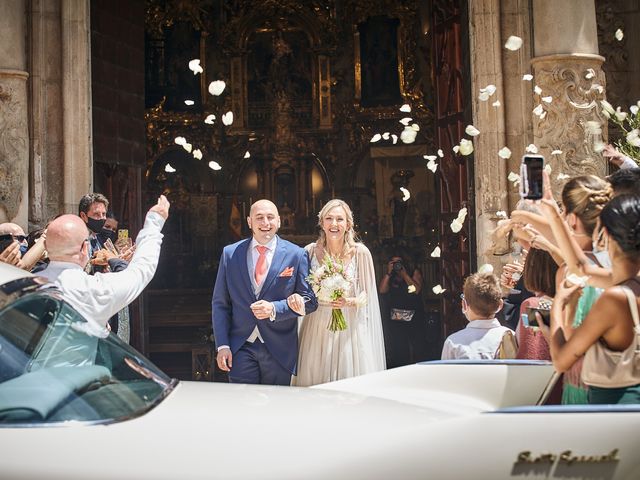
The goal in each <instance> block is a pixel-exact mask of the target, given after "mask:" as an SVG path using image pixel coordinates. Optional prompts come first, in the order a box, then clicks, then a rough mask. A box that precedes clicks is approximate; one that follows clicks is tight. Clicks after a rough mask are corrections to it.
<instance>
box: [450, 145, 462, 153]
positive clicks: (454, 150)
mask: <svg viewBox="0 0 640 480" xmlns="http://www.w3.org/2000/svg"><path fill="white" fill-rule="evenodd" d="M451 150H453V153H455V154H456V155H457V154H458V152H459V151H460V145H454V146H453V148H452V149H451Z"/></svg>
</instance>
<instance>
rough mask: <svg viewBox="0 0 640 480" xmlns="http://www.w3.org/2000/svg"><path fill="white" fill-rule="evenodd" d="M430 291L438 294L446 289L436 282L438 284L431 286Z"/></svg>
mask: <svg viewBox="0 0 640 480" xmlns="http://www.w3.org/2000/svg"><path fill="white" fill-rule="evenodd" d="M431 291H432V292H433V293H435V294H436V295H440V294H441V293H442V292H446V291H447V289H446V288H442V285H440V284H438V285H436V286H435V287H433V288H432V289H431Z"/></svg>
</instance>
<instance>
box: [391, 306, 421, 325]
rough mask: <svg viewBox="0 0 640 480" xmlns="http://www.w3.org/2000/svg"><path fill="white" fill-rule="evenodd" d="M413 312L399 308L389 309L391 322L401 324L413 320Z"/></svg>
mask: <svg viewBox="0 0 640 480" xmlns="http://www.w3.org/2000/svg"><path fill="white" fill-rule="evenodd" d="M415 313H416V311H415V310H403V309H401V308H392V309H391V320H400V321H402V322H410V321H411V320H412V319H413V315H414V314H415Z"/></svg>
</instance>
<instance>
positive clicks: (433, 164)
mask: <svg viewBox="0 0 640 480" xmlns="http://www.w3.org/2000/svg"><path fill="white" fill-rule="evenodd" d="M427 168H428V169H429V170H431V171H432V172H433V173H436V169H437V168H438V164H437V163H436V162H435V160H429V161H428V162H427Z"/></svg>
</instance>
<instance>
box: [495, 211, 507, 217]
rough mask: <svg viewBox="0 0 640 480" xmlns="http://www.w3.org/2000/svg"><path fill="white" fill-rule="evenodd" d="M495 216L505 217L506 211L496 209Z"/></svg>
mask: <svg viewBox="0 0 640 480" xmlns="http://www.w3.org/2000/svg"><path fill="white" fill-rule="evenodd" d="M496 217H498V218H507V212H505V211H504V210H498V211H497V212H496Z"/></svg>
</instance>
